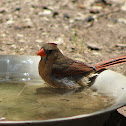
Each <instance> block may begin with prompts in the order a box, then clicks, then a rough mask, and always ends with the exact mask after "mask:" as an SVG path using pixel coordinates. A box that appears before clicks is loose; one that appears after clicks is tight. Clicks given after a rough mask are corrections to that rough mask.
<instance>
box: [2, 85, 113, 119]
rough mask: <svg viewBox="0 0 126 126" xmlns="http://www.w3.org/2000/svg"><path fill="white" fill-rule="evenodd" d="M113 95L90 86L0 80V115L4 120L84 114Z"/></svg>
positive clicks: (107, 102) (109, 102)
mask: <svg viewBox="0 0 126 126" xmlns="http://www.w3.org/2000/svg"><path fill="white" fill-rule="evenodd" d="M113 102H114V100H113V98H111V97H107V96H102V95H101V94H97V93H96V92H93V91H92V90H90V89H78V90H69V91H68V90H63V89H56V88H50V87H47V86H46V85H43V86H42V85H40V84H35V83H33V84H27V85H26V84H25V83H0V115H1V118H4V119H5V120H44V119H52V118H61V117H69V116H75V115H79V114H88V113H92V112H95V111H98V110H101V109H105V108H107V107H109V106H110V105H112V103H113Z"/></svg>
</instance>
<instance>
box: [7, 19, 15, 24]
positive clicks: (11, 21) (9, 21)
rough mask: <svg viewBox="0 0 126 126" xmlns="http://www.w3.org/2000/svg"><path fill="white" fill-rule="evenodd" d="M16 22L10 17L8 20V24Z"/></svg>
mask: <svg viewBox="0 0 126 126" xmlns="http://www.w3.org/2000/svg"><path fill="white" fill-rule="evenodd" d="M14 23H15V22H14V21H13V20H12V19H10V20H8V21H7V24H8V25H12V24H14Z"/></svg>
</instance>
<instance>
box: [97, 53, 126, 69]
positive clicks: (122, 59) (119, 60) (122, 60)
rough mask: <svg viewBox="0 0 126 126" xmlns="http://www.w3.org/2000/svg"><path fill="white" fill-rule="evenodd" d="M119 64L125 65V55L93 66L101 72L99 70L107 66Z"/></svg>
mask: <svg viewBox="0 0 126 126" xmlns="http://www.w3.org/2000/svg"><path fill="white" fill-rule="evenodd" d="M121 63H126V55H124V56H120V57H117V58H113V59H109V60H106V61H103V62H100V63H97V64H96V65H95V69H96V70H101V69H104V68H107V67H109V66H112V65H117V64H121Z"/></svg>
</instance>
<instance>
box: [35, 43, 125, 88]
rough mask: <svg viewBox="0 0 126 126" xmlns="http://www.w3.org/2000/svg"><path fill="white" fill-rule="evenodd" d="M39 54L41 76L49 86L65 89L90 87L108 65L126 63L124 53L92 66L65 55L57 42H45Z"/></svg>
mask: <svg viewBox="0 0 126 126" xmlns="http://www.w3.org/2000/svg"><path fill="white" fill-rule="evenodd" d="M37 55H39V56H40V57H41V59H40V61H39V65H38V71H39V75H40V76H41V78H42V79H43V80H44V81H45V82H46V83H47V84H48V85H49V86H51V87H54V88H63V89H75V88H78V87H83V88H84V87H89V86H91V85H92V84H93V83H94V81H95V79H96V77H97V76H98V75H99V74H100V73H101V72H102V71H104V70H106V69H107V67H109V66H112V65H116V64H122V63H126V55H124V56H119V57H117V58H112V59H109V60H106V61H103V62H100V63H97V64H95V65H94V66H90V65H87V64H86V63H84V62H82V61H77V60H73V59H71V58H69V57H67V56H65V55H63V53H62V52H61V51H60V50H59V48H58V47H57V44H56V43H44V44H43V45H42V47H41V49H40V50H39V52H38V53H37Z"/></svg>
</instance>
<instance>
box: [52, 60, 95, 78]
mask: <svg viewBox="0 0 126 126" xmlns="http://www.w3.org/2000/svg"><path fill="white" fill-rule="evenodd" d="M93 70H94V69H93V67H90V66H88V65H86V64H85V63H83V62H79V61H73V60H72V61H67V60H66V61H65V63H64V62H63V63H57V64H54V65H53V71H52V74H53V75H56V76H73V75H77V74H84V75H86V74H88V73H90V72H92V71H93Z"/></svg>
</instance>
